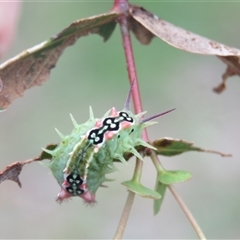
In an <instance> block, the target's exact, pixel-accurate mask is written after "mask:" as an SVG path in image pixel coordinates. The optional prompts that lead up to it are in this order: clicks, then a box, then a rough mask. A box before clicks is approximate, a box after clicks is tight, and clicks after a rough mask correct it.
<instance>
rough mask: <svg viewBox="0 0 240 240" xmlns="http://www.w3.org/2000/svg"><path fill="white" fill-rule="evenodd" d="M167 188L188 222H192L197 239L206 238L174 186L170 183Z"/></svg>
mask: <svg viewBox="0 0 240 240" xmlns="http://www.w3.org/2000/svg"><path fill="white" fill-rule="evenodd" d="M168 189H169V190H170V192H171V193H172V195H173V196H174V198H175V199H176V201H177V202H178V204H179V205H180V207H181V208H182V210H183V212H184V213H185V215H186V217H187V218H188V220H189V222H190V223H191V224H192V226H193V229H194V230H195V232H196V233H197V235H198V237H199V239H201V240H206V237H205V236H204V233H203V231H202V230H201V228H200V226H199V225H198V223H197V221H196V220H195V218H194V217H193V215H192V214H191V212H190V211H189V209H188V208H187V206H186V205H185V203H184V202H183V200H182V199H181V197H180V196H179V195H178V193H177V192H176V190H175V189H174V187H173V186H172V185H168Z"/></svg>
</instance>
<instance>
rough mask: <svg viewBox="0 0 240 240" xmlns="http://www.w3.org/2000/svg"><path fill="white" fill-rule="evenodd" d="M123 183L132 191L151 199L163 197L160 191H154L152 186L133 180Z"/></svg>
mask: <svg viewBox="0 0 240 240" xmlns="http://www.w3.org/2000/svg"><path fill="white" fill-rule="evenodd" d="M122 184H123V185H124V186H126V187H127V189H128V190H129V191H132V192H134V193H136V194H138V195H139V196H141V197H144V198H151V199H160V198H161V195H160V194H159V193H157V192H156V191H154V190H152V189H150V188H147V187H144V186H143V185H142V184H140V183H137V182H135V181H133V180H130V181H126V182H123V183H122Z"/></svg>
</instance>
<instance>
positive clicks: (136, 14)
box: [130, 5, 240, 93]
mask: <svg viewBox="0 0 240 240" xmlns="http://www.w3.org/2000/svg"><path fill="white" fill-rule="evenodd" d="M130 15H131V16H132V18H133V19H135V20H136V21H137V22H138V23H140V24H141V25H142V26H141V27H138V25H137V24H136V23H135V24H134V23H131V24H130V26H134V29H132V30H133V32H134V33H135V35H136V37H137V39H138V40H139V41H140V42H141V43H143V44H148V43H149V42H150V41H151V39H152V37H153V36H152V35H151V34H150V33H152V34H153V35H155V36H156V37H158V38H160V39H162V40H163V41H165V42H166V43H168V44H169V45H171V46H173V47H175V48H178V49H181V50H184V51H188V52H192V53H197V54H206V55H216V56H217V57H219V58H220V59H221V60H222V61H223V62H224V63H226V64H227V71H226V72H225V74H224V75H223V83H222V84H221V85H220V87H218V88H215V89H214V91H215V92H218V93H220V92H221V91H222V90H223V89H224V88H225V82H226V79H227V77H229V76H233V75H240V50H239V49H236V48H232V47H228V46H226V45H224V44H221V43H218V42H216V41H213V40H210V39H207V38H205V37H202V36H199V35H197V34H194V33H192V32H189V31H187V30H185V29H182V28H180V27H177V26H175V25H173V24H171V23H169V22H167V21H164V20H162V19H159V18H158V16H156V15H154V14H153V13H151V12H148V11H147V10H145V9H144V8H141V7H137V6H133V5H132V6H131V7H130ZM143 27H145V28H146V30H147V31H146V30H144V32H143V31H142V28H143ZM137 28H138V29H137ZM141 31H142V33H141V34H140V33H139V32H141Z"/></svg>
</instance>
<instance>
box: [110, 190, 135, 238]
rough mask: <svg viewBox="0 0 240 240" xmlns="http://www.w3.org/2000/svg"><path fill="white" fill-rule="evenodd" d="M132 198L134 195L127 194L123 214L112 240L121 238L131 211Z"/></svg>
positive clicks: (131, 193)
mask: <svg viewBox="0 0 240 240" xmlns="http://www.w3.org/2000/svg"><path fill="white" fill-rule="evenodd" d="M134 197H135V193H133V192H131V191H129V192H128V197H127V200H126V203H125V206H124V209H123V212H122V216H121V219H120V221H119V224H118V228H117V231H116V233H115V235H114V238H113V239H114V240H119V239H122V237H123V233H124V230H125V228H126V225H127V220H128V217H129V215H130V211H131V208H132V204H133V200H134Z"/></svg>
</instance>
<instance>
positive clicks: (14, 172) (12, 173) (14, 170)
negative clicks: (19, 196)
mask: <svg viewBox="0 0 240 240" xmlns="http://www.w3.org/2000/svg"><path fill="white" fill-rule="evenodd" d="M56 146H57V144H50V145H48V146H47V147H46V149H49V150H53V149H54V148H55V147H56ZM44 159H51V155H50V154H48V153H46V152H44V151H43V152H42V153H41V154H40V156H39V157H37V158H33V159H29V160H26V161H23V162H15V163H12V164H10V165H8V166H7V167H6V168H5V169H4V170H3V171H1V172H0V183H2V182H3V181H5V180H12V181H14V182H16V183H17V184H18V186H19V187H22V184H21V182H20V180H19V175H20V173H21V171H22V168H23V166H24V165H25V164H28V163H32V162H35V161H42V160H44Z"/></svg>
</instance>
